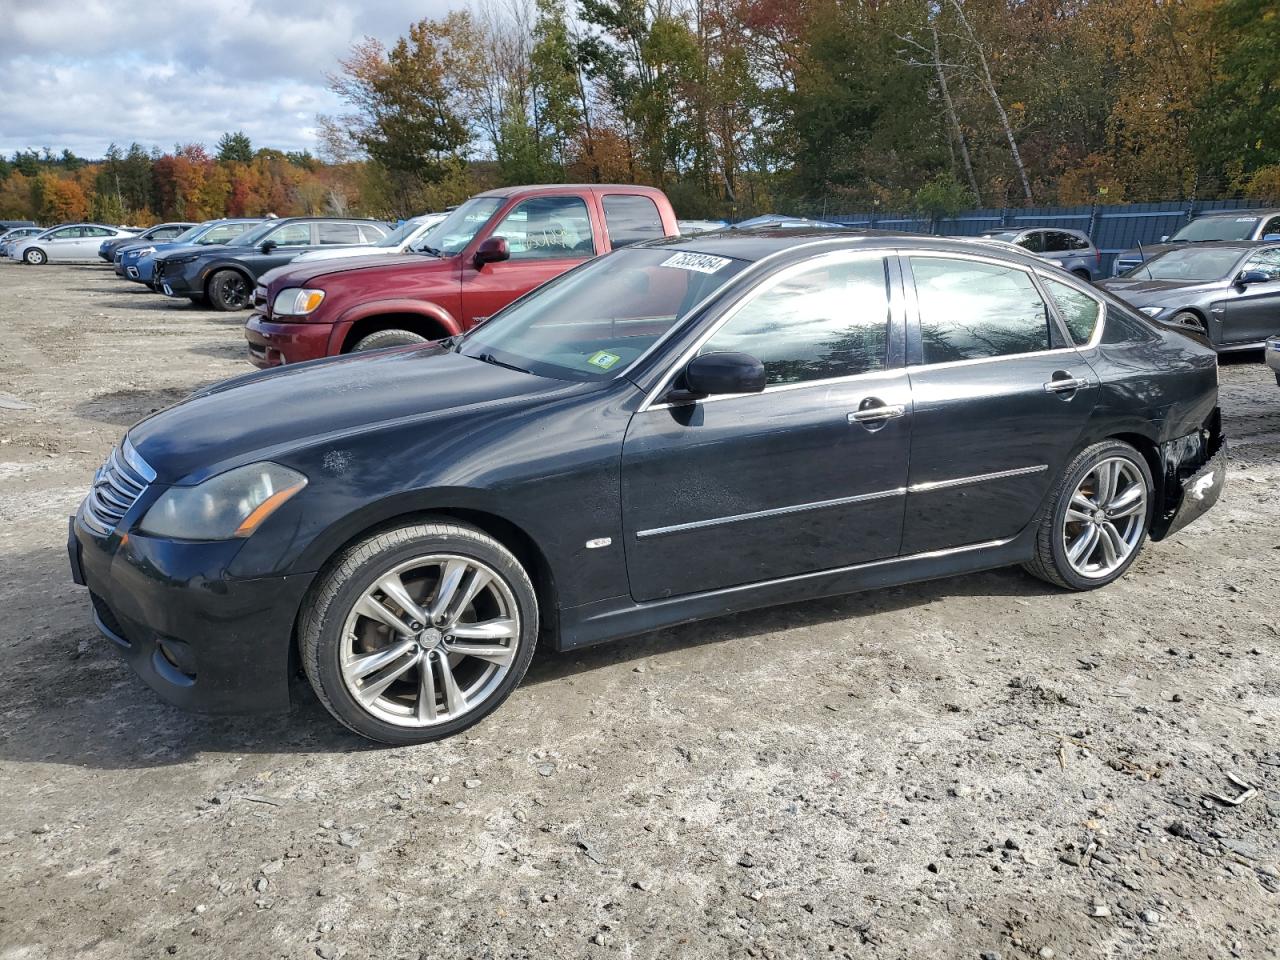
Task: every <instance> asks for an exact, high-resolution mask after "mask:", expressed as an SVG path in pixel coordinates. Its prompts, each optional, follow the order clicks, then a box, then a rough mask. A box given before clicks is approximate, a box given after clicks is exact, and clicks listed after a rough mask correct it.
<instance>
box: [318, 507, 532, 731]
mask: <svg viewBox="0 0 1280 960" xmlns="http://www.w3.org/2000/svg"><path fill="white" fill-rule="evenodd" d="M537 637H538V601H537V596H536V594H535V593H534V589H533V584H532V583H531V582H530V580H529V576H528V574H527V573H526V572H525V570H524V568H523V567H522V566H521V565H520V562H519V561H518V560H517V559H516V558H515V557H514V556H513V555H512V553H511V552H510V551H509V550H507V549H506V547H504V546H503V545H502V544H501V543H499V542H498V541H497V540H495V539H493V538H492V537H490V536H488V535H487V534H485V533H484V532H483V531H481V530H478V529H476V528H475V527H471V526H468V525H466V524H460V523H454V522H451V521H447V520H440V521H436V522H426V523H418V524H412V525H409V526H404V527H397V528H394V529H391V530H386V531H384V532H382V533H380V534H377V535H376V536H373V537H371V538H370V539H368V540H365V541H364V542H363V543H359V544H357V545H356V546H354V547H352V548H351V549H349V550H348V551H347V552H346V553H345V554H343V555H342V556H341V557H339V558H338V560H337V561H336V562H335V564H334V565H333V566H332V568H331V569H330V570H329V571H328V572H327V573H326V574H324V575H323V576H322V578H321V579H320V581H319V582H318V585H317V587H316V588H315V590H314V593H313V594H312V596H311V597H310V599H309V601H308V606H307V608H306V610H305V611H304V613H303V616H302V618H301V621H300V622H299V644H300V646H301V649H302V663H303V667H304V669H305V670H306V674H307V679H308V680H310V682H311V686H312V688H313V689H314V690H315V692H316V695H317V696H318V697H319V698H320V702H321V703H323V704H324V705H325V707H326V708H327V709H328V710H329V712H330V713H332V714H333V715H334V716H335V717H336V718H337V719H338V720H340V721H341V722H342V723H344V724H345V725H346V726H348V727H349V728H350V729H352V730H354V731H355V732H356V733H358V734H360V735H361V736H365V737H368V738H369V739H371V740H377V741H380V742H382V743H390V744H411V743H425V742H427V741H430V740H439V739H441V738H442V737H447V736H451V735H452V734H455V733H458V732H459V731H461V730H465V729H466V728H467V727H470V726H471V725H472V724H474V723H477V722H478V721H480V720H481V719H483V718H484V717H485V716H486V715H488V714H489V713H490V712H492V711H493V710H495V709H496V708H497V707H498V706H499V705H500V704H501V703H502V702H503V701H504V700H505V699H506V698H507V697H508V696H509V695H510V694H511V691H512V690H514V689H515V687H516V685H517V684H518V683H519V682H520V680H521V678H523V676H524V673H525V670H527V669H528V667H529V661H530V660H531V659H532V658H533V649H534V646H535V644H536V643H537Z"/></svg>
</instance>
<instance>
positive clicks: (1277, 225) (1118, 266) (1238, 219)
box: [1111, 209, 1280, 277]
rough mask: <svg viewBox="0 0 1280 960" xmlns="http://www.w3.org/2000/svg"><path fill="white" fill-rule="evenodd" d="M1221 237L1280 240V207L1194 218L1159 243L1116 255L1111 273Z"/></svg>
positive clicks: (1116, 274) (1118, 272) (1229, 238)
mask: <svg viewBox="0 0 1280 960" xmlns="http://www.w3.org/2000/svg"><path fill="white" fill-rule="evenodd" d="M1222 240H1280V210H1274V209H1267V210H1229V211H1225V212H1223V213H1211V214H1207V215H1206V216H1203V217H1196V218H1195V219H1194V220H1192V221H1191V222H1190V223H1188V224H1187V225H1186V226H1185V227H1183V228H1182V229H1181V230H1179V231H1178V232H1177V233H1175V234H1174V235H1173V236H1171V237H1164V238H1163V239H1162V240H1161V241H1160V242H1159V243H1153V244H1150V245H1147V244H1145V243H1144V244H1143V245H1142V246H1141V247H1135V248H1134V249H1132V250H1124V251H1122V252H1120V253H1118V254H1116V259H1115V263H1113V264H1112V269H1111V274H1112V276H1116V277H1118V276H1121V275H1122V274H1125V273H1128V272H1129V271H1130V270H1132V269H1133V268H1134V267H1136V266H1138V265H1139V264H1141V263H1143V262H1144V261H1146V260H1150V259H1151V258H1152V257H1156V256H1159V255H1160V254H1162V253H1164V252H1165V251H1166V250H1169V249H1171V248H1173V247H1175V246H1180V245H1181V244H1184V243H1214V242H1218V241H1222Z"/></svg>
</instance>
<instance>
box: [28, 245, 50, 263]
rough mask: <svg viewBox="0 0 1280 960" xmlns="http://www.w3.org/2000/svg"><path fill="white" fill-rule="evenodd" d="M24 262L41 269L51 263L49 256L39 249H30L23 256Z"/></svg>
mask: <svg viewBox="0 0 1280 960" xmlns="http://www.w3.org/2000/svg"><path fill="white" fill-rule="evenodd" d="M22 262H23V263H29V264H30V265H31V266H33V267H41V266H44V265H45V264H46V263H48V262H49V255H48V254H47V253H45V252H44V251H43V250H41V249H40V248H39V247H29V248H28V249H27V250H26V251H24V252H23V254H22Z"/></svg>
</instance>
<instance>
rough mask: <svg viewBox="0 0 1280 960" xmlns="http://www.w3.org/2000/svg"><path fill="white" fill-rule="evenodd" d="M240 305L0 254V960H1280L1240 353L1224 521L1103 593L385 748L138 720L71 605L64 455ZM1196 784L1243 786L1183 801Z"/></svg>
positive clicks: (216, 338)
mask: <svg viewBox="0 0 1280 960" xmlns="http://www.w3.org/2000/svg"><path fill="white" fill-rule="evenodd" d="M242 320H243V316H227V315H224V314H216V313H213V312H209V311H203V310H197V309H194V308H190V307H186V308H184V307H180V306H175V305H174V304H173V302H171V301H167V300H165V298H163V297H159V296H156V295H154V294H151V293H148V292H146V291H144V290H143V289H142V288H141V287H138V286H136V285H133V284H127V283H125V282H123V281H120V280H118V279H116V278H115V277H114V276H113V275H112V274H111V273H110V271H109V270H108V269H107V268H105V267H104V266H103V265H101V264H94V265H89V264H83V265H65V266H50V267H45V268H32V267H25V266H21V265H18V264H12V263H9V262H7V261H0V337H2V341H0V342H2V343H3V348H2V349H0V391H2V392H3V394H4V395H7V396H0V520H2V521H3V523H2V524H0V611H3V619H2V621H0V622H2V623H3V627H2V628H0V663H3V665H4V669H3V671H2V672H0V960H43V958H50V960H52V958H62V957H67V956H70V955H72V954H75V955H77V956H85V957H92V958H117V957H118V958H141V957H162V956H177V957H235V958H251V957H252V958H256V957H289V958H307V957H316V956H319V957H322V958H335V957H352V958H356V957H378V958H419V957H422V958H437V957H439V958H447V957H477V958H479V957H539V958H541V957H597V958H607V957H629V958H648V957H653V958H672V957H742V956H751V957H778V958H782V957H787V958H792V957H794V958H807V957H817V956H833V957H859V958H860V957H883V958H889V957H912V958H930V957H972V958H975V960H976V958H978V957H983V956H997V955H998V956H999V957H1001V958H1004V960H1011V958H1022V957H1050V956H1057V957H1138V956H1152V957H1160V958H1182V957H1187V958H1190V957H1196V958H1205V957H1221V958H1226V957H1231V956H1235V957H1248V958H1255V957H1275V956H1277V955H1280V668H1278V667H1277V663H1276V656H1275V654H1276V650H1277V647H1278V645H1280V641H1278V639H1277V637H1278V632H1277V617H1276V602H1275V595H1276V583H1277V578H1276V568H1277V561H1278V560H1280V553H1278V552H1277V551H1278V550H1280V511H1278V510H1277V498H1276V490H1277V486H1278V484H1280V467H1278V465H1277V464H1278V458H1280V390H1278V389H1277V387H1276V384H1275V381H1274V380H1273V379H1272V377H1271V376H1270V374H1269V372H1268V371H1267V370H1266V369H1265V368H1264V367H1262V366H1261V365H1260V364H1259V363H1258V357H1257V356H1256V355H1255V356H1246V357H1243V358H1239V359H1237V360H1232V361H1230V362H1228V363H1227V365H1225V366H1224V368H1223V371H1222V380H1223V385H1222V402H1223V408H1224V411H1225V419H1226V423H1227V429H1228V431H1229V432H1230V434H1231V437H1232V441H1233V447H1232V470H1231V475H1230V479H1229V482H1228V491H1227V493H1226V495H1225V496H1224V498H1223V500H1222V501H1221V502H1220V503H1219V505H1218V506H1217V508H1216V509H1215V510H1214V511H1212V512H1211V513H1210V514H1209V515H1208V516H1207V517H1205V518H1204V519H1202V520H1201V521H1199V522H1197V523H1195V524H1193V525H1192V526H1190V527H1188V528H1187V529H1186V530H1184V531H1183V532H1181V533H1179V534H1178V535H1177V536H1175V537H1173V538H1172V539H1171V540H1169V541H1166V542H1164V543H1161V544H1158V545H1154V546H1148V548H1147V549H1146V550H1145V552H1144V554H1143V556H1142V557H1141V558H1140V559H1139V561H1138V562H1137V564H1136V565H1135V566H1134V567H1133V569H1132V570H1131V571H1130V572H1129V573H1128V575H1127V576H1126V577H1125V578H1124V579H1123V580H1122V581H1120V582H1119V583H1117V584H1115V585H1113V586H1111V587H1109V588H1107V589H1105V590H1102V591H1099V592H1095V593H1090V594H1069V593H1063V592H1059V591H1057V590H1054V589H1051V588H1049V587H1047V586H1046V585H1044V584H1042V583H1040V582H1039V581H1036V580H1033V579H1031V578H1030V577H1028V576H1027V575H1025V574H1023V573H1021V572H1020V571H1018V570H1002V571H996V572H992V573H985V574H980V575H975V576H968V577H960V578H955V579H950V580H944V581H938V582H933V583H926V584H920V585H917V586H910V587H904V588H899V589H893V590H885V591H880V592H878V593H869V594H862V595H858V596H851V597H846V598H841V599H835V600H826V601H819V602H813V603H805V604H795V605H791V606H786V607H780V608H777V609H773V610H769V611H765V612H759V613H751V614H744V615H740V616H735V617H729V618H725V619H721V620H715V621H711V622H707V623H703V624H700V625H695V626H689V627H681V628H678V629H672V630H665V631H662V632H659V633H656V634H653V635H650V636H647V637H644V638H640V639H638V640H634V641H630V642H623V643H620V644H615V645H612V646H608V647H604V648H599V649H596V650H593V651H588V652H586V653H576V654H571V655H565V656H560V655H555V654H552V653H549V652H543V653H540V654H539V655H538V657H537V658H536V659H535V662H534V665H533V668H532V669H531V671H530V673H529V676H528V679H527V680H526V681H525V683H524V685H523V686H522V687H521V688H520V689H518V690H517V691H516V693H515V694H514V695H513V696H512V698H511V699H510V700H509V701H508V702H507V704H506V705H505V706H504V707H503V708H502V710H500V711H499V712H498V713H497V714H495V715H494V716H493V717H492V718H490V719H489V720H487V721H486V722H484V723H483V724H482V725H481V726H480V727H478V728H476V729H475V730H473V731H472V732H470V733H469V734H466V735H463V736H461V737H458V738H455V739H453V740H450V741H447V742H444V743H441V744H436V745H432V746H426V747H419V748H410V749H385V748H371V747H369V746H367V745H366V744H364V743H363V742H361V741H359V740H357V739H355V738H353V737H352V736H350V735H347V734H346V733H344V732H343V731H342V730H341V729H340V728H339V727H338V725H337V724H336V723H335V722H333V721H332V720H331V719H330V718H329V716H328V715H327V714H325V713H324V712H323V710H321V709H320V708H319V707H318V706H317V704H316V702H315V701H314V699H313V698H311V697H310V696H309V694H308V693H307V691H306V689H305V688H304V687H302V686H299V688H298V694H299V696H298V704H299V705H298V706H297V707H296V708H295V710H294V712H293V713H292V714H291V715H289V716H285V717H272V718H267V719H253V720H242V719H222V718H207V717H193V716H188V715H185V714H182V713H179V712H178V711H176V710H174V709H172V708H170V707H168V706H165V705H164V704H162V703H160V702H159V701H158V700H157V698H156V697H155V696H154V695H153V694H152V693H151V692H150V691H149V690H148V689H146V688H145V687H144V686H143V685H142V684H141V682H140V681H138V680H136V679H135V678H134V677H133V675H132V674H131V673H130V672H129V671H128V670H127V669H126V668H125V667H124V666H123V664H122V662H121V661H120V660H119V659H118V658H117V657H116V656H115V655H114V654H113V652H112V650H111V649H110V647H109V645H108V644H107V642H106V641H104V640H101V639H99V637H98V636H97V635H96V633H95V631H94V629H93V627H92V626H91V624H90V619H89V603H88V597H87V595H86V593H85V591H84V590H83V589H81V588H78V587H75V586H73V585H72V584H71V582H70V577H69V573H68V570H67V564H66V558H65V554H64V547H63V543H64V540H65V531H66V516H67V515H68V514H69V513H71V512H73V510H74V509H75V507H76V504H77V503H78V501H79V498H80V496H81V495H82V494H83V492H84V490H85V489H86V487H87V485H88V483H89V481H90V478H91V476H92V474H93V471H94V469H95V468H96V467H97V466H98V464H99V463H100V462H101V461H102V459H103V458H104V456H105V455H106V453H107V452H108V450H109V449H110V447H111V445H112V444H113V443H114V442H116V441H117V440H118V439H119V438H120V436H121V434H122V432H123V430H124V429H125V428H126V427H127V426H128V425H129V424H130V423H131V422H133V421H134V420H135V419H137V418H138V417H140V416H142V415H144V414H146V413H148V412H150V411H151V410H154V409H156V408H158V407H161V406H163V405H165V404H168V403H170V402H172V401H174V400H176V399H178V398H180V397H181V396H183V395H184V394H186V393H187V392H188V391H190V390H192V389H193V388H195V387H197V386H200V385H202V384H205V383H208V382H210V381H213V380H218V379H220V378H223V377H226V376H229V375H232V374H236V373H241V372H244V371H246V370H247V369H249V368H248V366H247V364H246V363H245V361H244V360H243V350H244V346H243V339H242V335H241V331H240V325H241V322H242ZM14 398H17V400H19V401H21V403H24V404H30V407H29V408H27V407H23V408H21V409H11V407H13V406H15V404H14V403H13V402H12V401H13V399H14ZM255 415H270V414H269V412H265V413H258V414H255ZM1229 773H1234V774H1235V775H1237V776H1239V777H1241V778H1242V779H1243V780H1244V781H1246V782H1247V783H1249V784H1252V785H1254V786H1256V787H1257V788H1258V793H1257V794H1255V795H1254V796H1253V797H1252V798H1250V799H1249V800H1247V801H1246V802H1245V803H1243V804H1242V805H1240V806H1238V807H1228V806H1224V805H1222V804H1218V803H1214V802H1212V801H1207V800H1206V799H1205V793H1206V792H1215V793H1226V794H1234V793H1236V792H1238V788H1237V787H1235V786H1233V784H1232V783H1231V782H1230V781H1229V780H1228V779H1227V775H1228V774H1229Z"/></svg>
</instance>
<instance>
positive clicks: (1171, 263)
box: [1098, 241, 1280, 351]
mask: <svg viewBox="0 0 1280 960" xmlns="http://www.w3.org/2000/svg"><path fill="white" fill-rule="evenodd" d="M1098 286H1100V287H1102V288H1103V289H1105V290H1109V291H1111V292H1112V293H1114V294H1115V295H1116V296H1117V297H1119V298H1120V299H1122V300H1124V301H1125V302H1126V303H1129V304H1130V305H1132V306H1134V307H1136V308H1137V309H1138V310H1140V311H1141V312H1142V313H1145V314H1146V315H1147V316H1149V317H1152V318H1154V319H1156V320H1159V321H1160V322H1162V323H1168V324H1172V325H1174V326H1181V327H1188V328H1190V329H1192V330H1195V331H1197V332H1199V333H1202V334H1204V336H1206V337H1207V338H1208V339H1209V342H1210V343H1211V344H1212V345H1213V346H1214V348H1215V349H1217V350H1219V351H1231V350H1257V349H1258V348H1260V347H1261V346H1262V344H1263V341H1264V340H1266V338H1267V337H1268V336H1270V335H1271V334H1273V333H1280V244H1274V243H1271V244H1263V243H1254V242H1250V241H1242V242H1238V243H1198V244H1196V245H1194V246H1184V247H1176V248H1174V249H1172V250H1167V251H1165V252H1164V253H1162V254H1160V256H1158V257H1154V258H1152V259H1151V260H1148V261H1147V262H1146V263H1144V264H1143V265H1142V266H1140V267H1136V268H1134V269H1133V270H1131V271H1129V272H1128V273H1126V274H1125V275H1124V276H1123V277H1116V278H1114V279H1112V280H1103V281H1102V282H1101V283H1099V284H1098Z"/></svg>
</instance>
